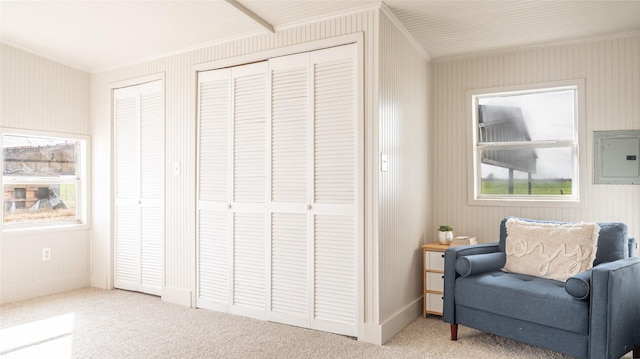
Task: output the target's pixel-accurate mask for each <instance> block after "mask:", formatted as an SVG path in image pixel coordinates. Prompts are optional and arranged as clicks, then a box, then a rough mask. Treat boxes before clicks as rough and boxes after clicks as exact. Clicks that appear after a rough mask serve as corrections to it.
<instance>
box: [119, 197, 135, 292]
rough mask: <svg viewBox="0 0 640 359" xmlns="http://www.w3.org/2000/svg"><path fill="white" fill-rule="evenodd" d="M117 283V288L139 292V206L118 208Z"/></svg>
mask: <svg viewBox="0 0 640 359" xmlns="http://www.w3.org/2000/svg"><path fill="white" fill-rule="evenodd" d="M115 219H116V226H115V238H116V240H115V253H116V255H115V258H114V262H115V263H114V264H115V282H114V285H115V286H116V287H117V288H122V289H126V290H136V291H137V290H139V289H138V286H139V284H140V236H139V211H138V207H137V206H120V207H118V208H116V214H115Z"/></svg>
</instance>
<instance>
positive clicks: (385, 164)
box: [380, 153, 389, 172]
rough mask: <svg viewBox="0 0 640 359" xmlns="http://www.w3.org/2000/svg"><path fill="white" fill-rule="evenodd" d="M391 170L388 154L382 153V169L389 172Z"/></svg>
mask: <svg viewBox="0 0 640 359" xmlns="http://www.w3.org/2000/svg"><path fill="white" fill-rule="evenodd" d="M388 170H389V163H388V162H387V155H386V154H384V153H381V154H380V171H382V172H387V171H388Z"/></svg>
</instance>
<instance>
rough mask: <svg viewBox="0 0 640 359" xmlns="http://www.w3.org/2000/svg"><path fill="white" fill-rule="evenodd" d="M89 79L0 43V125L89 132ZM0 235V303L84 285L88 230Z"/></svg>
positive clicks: (87, 283)
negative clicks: (46, 255)
mask: <svg viewBox="0 0 640 359" xmlns="http://www.w3.org/2000/svg"><path fill="white" fill-rule="evenodd" d="M90 84H91V77H90V75H89V74H88V73H85V72H82V71H79V70H75V69H73V68H70V67H67V66H64V65H60V64H58V63H55V62H52V61H49V60H46V59H43V58H41V57H38V56H36V55H32V54H30V53H27V52H24V51H22V50H18V49H16V48H13V47H10V46H7V45H4V44H0V126H2V127H7V128H17V129H27V130H38V131H51V132H63V133H73V134H80V135H90V134H91V121H90V108H89V106H90V98H91V88H90ZM0 236H1V239H0V248H1V250H0V273H1V277H0V302H2V303H5V302H10V301H15V300H20V299H25V298H32V297H37V296H41V295H47V294H52V293H57V292H62V291H65V290H71V289H75V288H82V287H86V286H88V285H89V255H88V254H89V230H88V229H81V230H77V229H75V230H53V231H43V230H36V231H31V230H22V231H5V232H1V233H0ZM43 247H47V248H51V260H50V261H47V262H43V261H42V248H43Z"/></svg>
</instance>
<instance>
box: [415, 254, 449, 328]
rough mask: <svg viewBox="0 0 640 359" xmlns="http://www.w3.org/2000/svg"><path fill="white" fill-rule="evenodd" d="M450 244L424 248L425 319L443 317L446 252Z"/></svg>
mask: <svg viewBox="0 0 640 359" xmlns="http://www.w3.org/2000/svg"><path fill="white" fill-rule="evenodd" d="M448 248H449V245H448V244H439V243H428V244H425V245H423V246H422V251H423V261H424V278H423V284H424V317H425V318H426V317H427V315H428V314H435V315H442V296H443V294H444V251H446V250H447V249H448Z"/></svg>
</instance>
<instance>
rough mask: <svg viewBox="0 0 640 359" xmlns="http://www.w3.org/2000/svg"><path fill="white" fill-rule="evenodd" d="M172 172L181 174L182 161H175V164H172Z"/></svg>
mask: <svg viewBox="0 0 640 359" xmlns="http://www.w3.org/2000/svg"><path fill="white" fill-rule="evenodd" d="M171 172H172V173H173V175H174V176H180V162H179V161H176V162H173V164H172V165H171Z"/></svg>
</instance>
